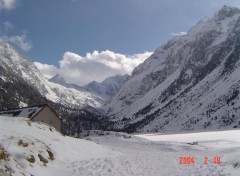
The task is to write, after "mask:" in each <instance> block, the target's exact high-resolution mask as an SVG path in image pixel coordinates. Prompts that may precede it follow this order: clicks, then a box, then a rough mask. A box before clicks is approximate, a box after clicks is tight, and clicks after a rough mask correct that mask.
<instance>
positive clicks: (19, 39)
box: [1, 33, 32, 51]
mask: <svg viewBox="0 0 240 176" xmlns="http://www.w3.org/2000/svg"><path fill="white" fill-rule="evenodd" d="M1 38H2V39H3V40H5V41H6V42H9V43H12V44H14V45H16V46H18V47H19V48H21V49H22V50H23V51H28V50H30V49H31V48H32V44H31V41H29V40H28V39H27V36H26V34H25V33H23V34H22V35H14V36H6V35H4V36H2V37H1Z"/></svg>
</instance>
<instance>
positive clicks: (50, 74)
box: [34, 62, 59, 79]
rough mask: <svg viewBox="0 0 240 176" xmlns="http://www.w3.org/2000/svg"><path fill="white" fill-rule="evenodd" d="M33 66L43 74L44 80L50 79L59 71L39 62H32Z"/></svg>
mask: <svg viewBox="0 0 240 176" xmlns="http://www.w3.org/2000/svg"><path fill="white" fill-rule="evenodd" d="M34 65H35V66H36V67H37V68H38V69H39V70H40V71H41V72H42V73H43V74H44V76H45V77H46V78H48V79H49V78H52V77H53V76H54V75H56V74H58V73H59V70H58V68H57V67H55V66H54V65H48V64H42V63H40V62H34Z"/></svg>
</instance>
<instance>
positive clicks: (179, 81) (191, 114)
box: [105, 6, 240, 132]
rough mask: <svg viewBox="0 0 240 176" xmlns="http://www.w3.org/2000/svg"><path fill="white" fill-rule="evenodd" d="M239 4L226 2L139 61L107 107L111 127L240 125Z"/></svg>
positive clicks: (143, 129)
mask: <svg viewBox="0 0 240 176" xmlns="http://www.w3.org/2000/svg"><path fill="white" fill-rule="evenodd" d="M239 91H240V9H238V8H235V7H228V6H224V7H223V8H222V9H221V10H220V11H218V12H216V13H215V15H214V16H213V18H211V19H210V18H205V19H203V20H201V21H199V22H198V23H197V24H196V25H195V26H193V27H192V28H191V29H190V30H189V31H188V32H187V34H186V35H182V36H176V37H173V38H172V39H170V40H169V41H168V42H167V43H166V44H164V45H162V46H161V47H160V48H158V49H157V50H156V51H155V52H154V54H153V55H152V56H151V57H150V58H148V59H147V60H145V62H144V63H142V64H140V65H139V66H137V67H136V68H135V69H134V70H133V72H132V75H131V77H130V79H129V80H128V81H127V82H126V83H125V84H124V86H123V87H122V88H121V89H120V91H119V92H118V94H117V95H116V96H115V97H114V98H113V100H112V101H111V102H110V104H109V105H108V106H107V107H106V109H105V110H106V119H105V121H106V122H105V123H106V126H107V127H108V128H109V129H113V130H123V131H128V132H158V131H159V132H164V131H167V132H173V131H176V132H177V131H186V130H202V129H220V128H223V129H225V128H240V99H239V98H240V95H239Z"/></svg>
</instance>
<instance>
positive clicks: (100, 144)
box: [0, 116, 240, 176]
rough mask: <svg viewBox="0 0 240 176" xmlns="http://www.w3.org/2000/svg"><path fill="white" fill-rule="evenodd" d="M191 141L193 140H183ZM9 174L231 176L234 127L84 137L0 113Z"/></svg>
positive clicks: (0, 167) (1, 165)
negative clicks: (197, 130) (0, 114)
mask: <svg viewBox="0 0 240 176" xmlns="http://www.w3.org/2000/svg"><path fill="white" fill-rule="evenodd" d="M192 142H198V145H190V144H188V143H192ZM184 157H185V158H184ZM188 157H190V158H191V159H190V160H188V159H189V158H188ZM206 157H207V158H206ZM33 158H34V159H33ZM214 158H215V163H214ZM185 159H186V161H187V162H186V163H185ZM180 162H182V164H180ZM188 162H189V163H190V164H187V163H188ZM184 163H185V164H184ZM10 173H11V174H12V175H34V176H42V175H44V176H50V175H58V176H61V175H64V176H66V175H79V176H89V175H92V176H97V175H98V176H99V175H101V176H120V175H122V176H135V175H137V176H142V175H143V176H144V175H146V176H165V175H166V176H186V175H187V176H193V175H196V176H200V175H201V176H203V175H204V176H206V175H209V176H210V175H211V176H212V175H217V176H219V175H235V176H237V175H239V173H240V130H232V131H217V132H201V133H191V134H170V135H161V134H145V135H135V136H134V135H132V136H129V135H126V134H123V133H115V132H105V133H104V135H101V136H96V135H91V134H90V135H89V136H88V137H86V138H85V139H76V138H71V137H67V136H63V135H61V134H60V133H58V132H57V131H55V130H54V129H52V128H50V127H49V126H47V125H44V124H41V123H36V122H28V121H26V119H23V118H10V117H4V116H0V175H4V176H5V175H10Z"/></svg>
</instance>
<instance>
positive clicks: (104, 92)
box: [49, 74, 130, 103]
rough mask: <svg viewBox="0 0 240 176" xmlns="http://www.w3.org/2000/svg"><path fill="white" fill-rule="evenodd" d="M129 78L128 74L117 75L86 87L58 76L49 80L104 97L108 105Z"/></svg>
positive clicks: (93, 82)
mask: <svg viewBox="0 0 240 176" xmlns="http://www.w3.org/2000/svg"><path fill="white" fill-rule="evenodd" d="M129 78H130V76H129V75H127V74H126V75H115V76H111V77H108V78H106V79H105V80H103V81H102V82H100V83H99V82H97V81H92V82H90V83H89V84H87V85H85V86H78V85H76V84H70V83H67V82H66V81H65V80H64V78H63V77H62V76H61V75H59V74H57V75H55V76H54V77H52V78H51V79H49V81H50V82H54V83H57V84H60V85H62V86H64V87H67V88H73V89H76V90H79V91H87V92H91V93H93V94H96V95H98V96H100V97H102V99H103V100H104V101H106V103H107V102H109V101H110V100H111V98H112V97H113V96H114V95H115V94H117V92H118V91H119V89H120V88H121V87H122V86H123V84H124V83H125V82H126V81H127V80H128V79H129Z"/></svg>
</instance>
